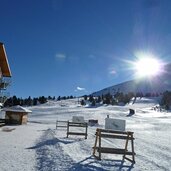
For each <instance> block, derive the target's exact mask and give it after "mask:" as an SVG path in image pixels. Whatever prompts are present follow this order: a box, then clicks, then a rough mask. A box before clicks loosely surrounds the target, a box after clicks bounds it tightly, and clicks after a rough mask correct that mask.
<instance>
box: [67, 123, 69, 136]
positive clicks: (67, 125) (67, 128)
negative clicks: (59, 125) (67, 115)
mask: <svg viewBox="0 0 171 171" xmlns="http://www.w3.org/2000/svg"><path fill="white" fill-rule="evenodd" d="M68 133H69V121H68V122H67V138H68Z"/></svg>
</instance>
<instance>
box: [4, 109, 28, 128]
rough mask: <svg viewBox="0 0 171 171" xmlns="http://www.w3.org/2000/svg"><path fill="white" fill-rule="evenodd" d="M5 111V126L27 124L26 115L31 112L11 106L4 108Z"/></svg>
mask: <svg viewBox="0 0 171 171" xmlns="http://www.w3.org/2000/svg"><path fill="white" fill-rule="evenodd" d="M3 111H5V123H6V124H19V125H22V124H27V120H28V113H30V112H31V111H30V110H28V109H26V108H23V107H22V106H12V107H9V108H4V109H3Z"/></svg>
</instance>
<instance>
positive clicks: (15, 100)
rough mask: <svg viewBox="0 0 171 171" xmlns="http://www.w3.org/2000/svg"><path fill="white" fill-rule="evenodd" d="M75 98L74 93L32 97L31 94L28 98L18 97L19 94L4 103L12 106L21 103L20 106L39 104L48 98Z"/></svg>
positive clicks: (58, 99)
mask: <svg viewBox="0 0 171 171" xmlns="http://www.w3.org/2000/svg"><path fill="white" fill-rule="evenodd" d="M72 98H74V97H73V96H72V95H71V96H58V97H55V96H53V97H51V96H48V97H45V96H40V97H34V98H31V96H29V97H28V98H24V99H23V98H18V97H17V96H13V97H10V98H8V99H7V100H6V102H5V103H4V107H10V106H16V105H20V106H36V105H38V104H44V103H46V102H47V101H48V100H57V101H60V100H66V99H72Z"/></svg>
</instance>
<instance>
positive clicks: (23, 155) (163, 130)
mask: <svg viewBox="0 0 171 171" xmlns="http://www.w3.org/2000/svg"><path fill="white" fill-rule="evenodd" d="M156 105H157V102H156V100H154V99H153V100H152V99H143V98H142V99H139V100H138V99H137V101H136V103H134V104H130V105H127V106H110V105H109V106H100V107H97V108H95V107H94V108H91V107H81V106H80V105H78V104H77V100H76V99H72V100H66V101H62V102H54V101H49V102H48V103H46V104H44V105H40V106H34V107H29V109H30V110H32V113H31V114H29V122H28V124H27V125H21V126H5V127H1V128H0V171H36V170H40V171H82V170H83V171H103V170H104V171H108V170H109V171H114V170H138V171H143V170H149V171H153V170H154V171H160V170H168V171H169V170H171V113H169V112H165V111H162V112H160V111H157V110H156V111H155V110H152V107H153V106H156ZM129 108H133V109H135V110H136V114H134V115H132V116H129V115H128V114H129ZM107 115H109V116H110V118H118V119H124V120H126V130H127V131H133V132H134V137H135V152H136V156H135V161H136V163H135V164H134V165H132V164H131V163H130V162H129V161H125V162H123V161H122V156H121V155H114V154H102V160H100V161H99V160H97V159H95V158H94V157H93V156H92V152H93V150H92V147H93V145H94V142H95V131H96V128H104V124H105V118H106V116H107ZM72 116H84V118H85V120H88V119H98V122H99V125H97V126H89V127H88V138H87V139H84V137H81V136H69V138H66V129H65V128H58V129H57V130H56V120H65V121H67V120H72ZM10 130H11V131H10ZM102 144H103V145H105V146H108V147H112V146H114V147H118V146H122V145H123V144H122V143H121V142H120V141H119V140H114V141H113V140H111V139H103V140H102Z"/></svg>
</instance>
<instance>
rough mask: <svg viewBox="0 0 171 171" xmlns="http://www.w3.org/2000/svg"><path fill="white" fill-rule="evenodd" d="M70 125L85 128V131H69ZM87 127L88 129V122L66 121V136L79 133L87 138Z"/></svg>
mask: <svg viewBox="0 0 171 171" xmlns="http://www.w3.org/2000/svg"><path fill="white" fill-rule="evenodd" d="M71 127H79V128H81V127H82V128H85V132H73V131H70V128H71ZM87 129H88V124H87V123H85V122H84V123H77V122H68V123H67V138H68V136H69V135H80V136H85V139H87Z"/></svg>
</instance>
